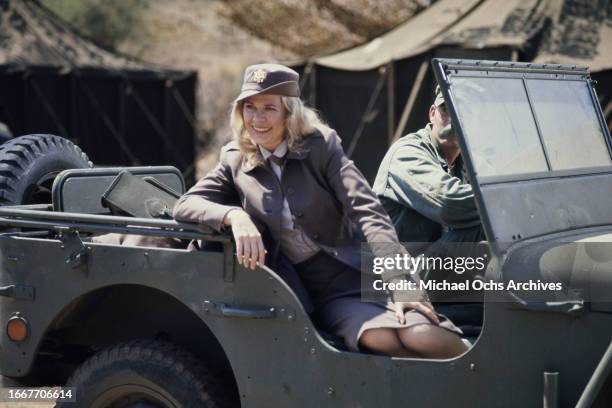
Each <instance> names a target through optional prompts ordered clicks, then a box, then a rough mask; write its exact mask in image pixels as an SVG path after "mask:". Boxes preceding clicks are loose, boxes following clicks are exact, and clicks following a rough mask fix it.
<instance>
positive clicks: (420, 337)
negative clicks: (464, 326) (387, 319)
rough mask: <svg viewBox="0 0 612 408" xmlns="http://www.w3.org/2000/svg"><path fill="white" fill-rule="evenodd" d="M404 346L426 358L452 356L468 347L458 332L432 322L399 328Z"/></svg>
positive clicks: (463, 351)
mask: <svg viewBox="0 0 612 408" xmlns="http://www.w3.org/2000/svg"><path fill="white" fill-rule="evenodd" d="M397 336H398V337H399V339H400V341H401V344H402V347H404V348H405V349H407V350H409V351H410V352H412V353H414V354H417V355H419V356H421V357H424V358H452V357H456V356H458V355H460V354H463V353H465V352H466V351H467V350H468V348H467V346H466V345H465V344H464V343H463V341H461V337H459V335H457V334H456V333H453V332H451V331H448V330H446V329H443V328H441V327H438V326H434V325H431V324H419V325H416V326H412V327H406V328H403V329H398V330H397Z"/></svg>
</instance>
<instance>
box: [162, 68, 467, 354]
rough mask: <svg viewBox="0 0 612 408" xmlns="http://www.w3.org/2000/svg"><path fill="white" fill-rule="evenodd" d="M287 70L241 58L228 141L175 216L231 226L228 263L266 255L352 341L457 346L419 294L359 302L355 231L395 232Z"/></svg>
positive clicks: (381, 239) (440, 350)
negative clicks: (232, 256) (416, 298)
mask: <svg viewBox="0 0 612 408" xmlns="http://www.w3.org/2000/svg"><path fill="white" fill-rule="evenodd" d="M298 80H299V76H298V74H297V73H296V72H295V71H293V70H292V69H290V68H288V67H285V66H283V65H278V64H260V65H252V66H249V67H247V69H246V71H245V74H244V81H243V84H242V89H241V92H240V94H239V95H238V97H237V98H236V100H235V101H234V104H233V108H232V112H231V118H230V121H231V127H232V130H233V134H234V140H233V141H232V142H230V143H229V144H228V145H226V146H224V147H223V149H222V151H221V157H220V162H219V164H218V165H217V167H216V168H215V169H214V170H212V171H211V172H210V173H209V174H208V175H207V176H206V177H204V178H203V179H201V180H200V181H199V182H198V183H197V184H196V185H195V186H194V187H193V188H191V189H190V190H189V191H188V192H187V193H186V194H185V195H184V196H183V197H182V198H181V199H180V201H179V202H178V204H177V206H176V208H175V209H174V217H175V218H176V219H177V220H182V221H191V222H199V223H204V224H207V225H209V226H210V227H212V228H214V229H216V230H222V229H224V228H229V227H231V230H232V233H233V236H234V239H235V242H236V252H237V257H238V262H239V263H240V264H242V265H243V266H245V267H248V268H251V269H255V268H256V267H257V265H263V264H266V265H268V266H270V267H271V268H272V269H273V270H275V271H276V272H277V273H278V274H279V275H280V276H281V277H283V278H284V279H285V281H286V282H287V283H288V284H289V285H290V286H291V287H292V289H293V290H294V291H295V293H296V295H297V296H298V297H299V298H300V300H301V301H302V303H303V305H304V307H305V309H306V310H307V311H308V312H311V316H312V317H313V319H314V320H315V321H316V322H317V323H318V325H319V326H320V327H321V328H322V329H324V330H326V331H329V332H332V333H334V334H336V335H338V336H340V337H342V338H343V339H344V341H345V342H346V344H347V346H348V347H349V349H351V350H353V351H359V350H367V351H370V352H374V353H381V354H387V355H391V356H401V357H426V358H449V357H453V356H457V355H459V354H461V353H462V352H464V351H465V350H466V348H465V346H464V345H463V343H462V341H461V339H460V337H459V335H458V334H457V333H460V330H458V329H457V328H456V327H455V326H454V325H453V324H452V323H451V322H450V321H449V320H448V319H446V318H445V317H444V316H441V315H438V314H436V313H435V311H434V309H433V307H432V306H431V304H430V303H429V301H427V300H426V298H424V299H422V301H421V302H393V301H392V300H390V301H388V302H379V303H368V302H362V301H361V296H360V288H361V280H360V264H361V259H360V249H361V242H362V241H363V240H365V241H367V242H368V243H389V244H397V242H398V241H397V235H396V233H395V230H394V229H393V226H392V224H391V221H390V220H389V217H388V216H387V214H386V213H385V212H384V210H383V209H382V207H381V205H380V203H379V202H378V199H377V198H376V197H375V195H374V194H373V193H372V190H371V189H370V187H369V185H368V183H367V181H366V180H365V178H364V177H363V175H362V174H361V173H360V172H359V170H357V168H356V167H355V165H354V164H353V162H352V161H351V160H349V159H348V158H347V157H346V156H345V155H344V151H343V150H342V146H341V144H340V138H339V137H338V135H337V134H336V132H335V131H334V130H333V129H330V128H329V127H326V126H325V125H323V124H322V123H321V121H320V120H319V118H318V117H317V115H316V113H315V112H314V111H313V110H311V109H309V108H307V107H306V106H304V104H303V103H302V101H301V100H300V98H299V96H300V91H299V85H298V83H299V81H298ZM347 219H348V220H350V221H351V222H346V220H347ZM349 230H350V231H349Z"/></svg>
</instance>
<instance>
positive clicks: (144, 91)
mask: <svg viewBox="0 0 612 408" xmlns="http://www.w3.org/2000/svg"><path fill="white" fill-rule="evenodd" d="M196 80H197V76H196V73H195V72H192V71H177V70H170V69H166V68H163V67H159V66H156V65H152V64H148V63H143V62H140V61H137V60H135V59H133V58H129V57H126V56H122V55H118V54H116V53H113V52H109V51H107V50H104V49H102V48H100V47H98V46H96V45H95V44H93V43H92V42H90V41H88V40H86V39H84V38H82V37H81V36H79V35H78V34H77V33H76V32H75V31H74V30H72V29H71V28H70V27H68V26H67V25H66V24H65V23H64V22H62V21H61V20H60V19H59V18H57V17H56V16H55V15H54V14H53V13H51V12H50V11H49V10H47V9H45V8H44V7H43V6H42V5H41V4H40V3H39V2H37V1H33V0H0V122H4V123H5V124H6V125H7V126H8V127H9V128H10V130H11V131H12V133H13V135H15V136H17V135H23V134H30V133H52V134H57V135H60V136H63V137H66V138H69V139H71V140H72V141H73V142H75V143H76V144H78V145H79V146H80V147H81V148H82V149H83V150H84V151H85V152H86V153H87V154H88V155H89V157H90V159H91V160H92V161H93V162H94V163H95V164H96V165H100V166H109V165H160V164H169V165H174V166H176V167H178V168H179V169H180V170H181V171H182V172H183V174H184V175H185V177H186V179H187V180H188V183H189V181H193V178H194V171H193V169H194V159H195V128H194V113H195V86H196Z"/></svg>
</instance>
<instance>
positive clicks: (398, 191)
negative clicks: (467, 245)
mask: <svg viewBox="0 0 612 408" xmlns="http://www.w3.org/2000/svg"><path fill="white" fill-rule="evenodd" d="M373 190H374V192H375V193H376V194H377V195H378V197H379V198H380V201H381V203H382V205H383V207H384V209H385V210H386V211H387V213H388V214H389V216H390V217H391V220H392V221H393V224H394V225H395V229H396V231H397V234H398V237H399V239H400V241H402V242H433V241H435V240H437V239H438V238H440V236H441V234H442V232H443V231H444V230H446V229H456V228H468V227H474V226H478V225H479V224H480V218H479V216H478V211H477V209H476V202H475V200H474V194H473V192H472V186H471V185H470V184H469V183H468V181H467V176H466V174H465V171H464V170H463V164H462V162H461V159H460V158H458V159H457V161H455V165H454V166H453V167H452V168H449V165H448V163H447V162H446V160H445V159H444V157H443V156H442V154H441V152H440V151H439V149H438V145H437V143H436V142H435V140H434V139H433V137H432V135H431V124H428V125H427V126H426V127H425V128H423V129H421V130H419V131H418V132H416V133H410V134H408V135H406V136H404V137H402V138H400V139H399V140H397V141H396V142H395V143H393V145H392V146H391V148H390V149H389V151H388V152H387V154H386V155H385V157H384V159H383V161H382V163H381V164H380V168H379V169H378V174H377V175H376V180H375V181H374V188H373Z"/></svg>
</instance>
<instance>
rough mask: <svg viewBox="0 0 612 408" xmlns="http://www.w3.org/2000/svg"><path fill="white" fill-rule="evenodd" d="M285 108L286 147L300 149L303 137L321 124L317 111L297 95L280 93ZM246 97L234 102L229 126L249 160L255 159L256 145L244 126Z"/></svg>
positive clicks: (292, 149) (293, 150)
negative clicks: (243, 110)
mask: <svg viewBox="0 0 612 408" xmlns="http://www.w3.org/2000/svg"><path fill="white" fill-rule="evenodd" d="M280 97H281V102H282V104H283V107H284V108H285V138H286V139H287V147H288V149H289V151H291V152H299V151H300V150H301V147H302V144H303V142H304V139H305V138H306V137H308V135H310V134H312V133H313V132H314V131H315V129H316V127H317V126H319V125H323V122H322V121H321V119H320V118H319V115H317V113H316V112H315V111H314V110H313V109H311V108H309V107H308V106H306V105H304V102H302V100H301V99H300V98H299V97H295V96H283V95H280ZM245 101H246V99H243V100H241V101H238V102H234V104H233V105H232V111H231V114H230V127H231V129H232V134H233V138H234V140H236V141H237V142H238V146H240V150H241V151H242V153H243V154H244V155H245V157H246V158H247V160H248V161H249V162H252V161H254V160H256V157H257V156H256V154H255V153H256V152H257V145H256V144H255V143H254V142H253V141H252V140H251V137H250V136H249V132H248V131H247V129H246V127H245V126H244V119H243V117H242V107H243V105H244V103H245Z"/></svg>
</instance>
